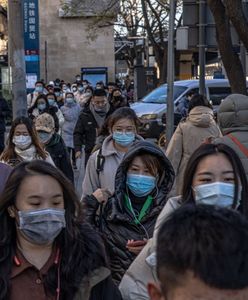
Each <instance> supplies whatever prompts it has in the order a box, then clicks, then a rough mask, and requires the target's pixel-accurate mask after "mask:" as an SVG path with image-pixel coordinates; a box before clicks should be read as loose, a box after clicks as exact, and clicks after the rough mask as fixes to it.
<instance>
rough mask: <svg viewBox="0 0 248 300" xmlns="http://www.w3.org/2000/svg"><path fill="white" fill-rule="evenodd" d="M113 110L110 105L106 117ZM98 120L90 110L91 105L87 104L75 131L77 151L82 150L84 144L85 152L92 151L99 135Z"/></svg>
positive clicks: (74, 137) (74, 139)
mask: <svg viewBox="0 0 248 300" xmlns="http://www.w3.org/2000/svg"><path fill="white" fill-rule="evenodd" d="M112 112H113V108H112V107H110V109H109V111H108V113H107V115H106V118H107V117H108V116H109V115H110V114H111V113H112ZM97 129H98V125H97V122H96V120H95V118H94V116H93V114H92V112H91V111H90V108H89V106H86V107H85V108H84V109H83V110H82V112H81V113H80V115H79V118H78V121H77V124H76V126H75V129H74V133H73V141H74V147H75V151H76V152H77V151H81V149H82V146H83V145H84V146H85V152H86V153H91V151H92V150H93V148H94V146H95V142H96V137H97Z"/></svg>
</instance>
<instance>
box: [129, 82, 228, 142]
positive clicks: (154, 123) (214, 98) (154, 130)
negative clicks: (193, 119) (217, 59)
mask: <svg viewBox="0 0 248 300" xmlns="http://www.w3.org/2000/svg"><path fill="white" fill-rule="evenodd" d="M189 91H194V92H195V93H199V80H180V81H175V83H174V110H175V111H176V108H177V105H178V104H179V102H180V101H181V100H182V98H183V97H186V94H187V93H188V92H189ZM230 94H231V88H230V84H229V81H228V80H227V79H211V80H206V96H207V98H208V99H209V100H210V101H211V103H212V105H213V108H214V110H215V111H217V110H218V107H219V105H220V103H221V101H222V100H223V99H224V98H225V97H227V96H228V95H230ZM166 101H167V84H163V85H161V86H160V87H158V88H156V89H155V90H153V91H152V92H151V93H149V94H148V95H147V96H145V97H144V98H142V99H141V100H140V101H138V102H136V103H134V104H132V105H131V107H132V109H133V110H134V111H135V112H136V114H137V116H138V117H139V119H140V121H141V126H140V128H139V134H140V135H142V136H143V137H144V138H155V139H159V138H160V136H161V133H162V132H163V131H164V130H165V124H164V122H163V121H162V118H163V120H164V116H165V114H166V107H167V104H166ZM174 119H175V123H174V125H175V126H176V125H177V123H178V122H179V121H180V115H178V114H175V118H174Z"/></svg>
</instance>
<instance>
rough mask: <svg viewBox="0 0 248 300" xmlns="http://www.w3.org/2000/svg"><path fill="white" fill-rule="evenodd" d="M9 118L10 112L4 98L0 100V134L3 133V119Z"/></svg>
mask: <svg viewBox="0 0 248 300" xmlns="http://www.w3.org/2000/svg"><path fill="white" fill-rule="evenodd" d="M10 116H11V110H10V108H9V106H8V104H7V101H6V100H5V99H4V98H0V133H3V132H5V129H6V128H5V118H6V117H10Z"/></svg>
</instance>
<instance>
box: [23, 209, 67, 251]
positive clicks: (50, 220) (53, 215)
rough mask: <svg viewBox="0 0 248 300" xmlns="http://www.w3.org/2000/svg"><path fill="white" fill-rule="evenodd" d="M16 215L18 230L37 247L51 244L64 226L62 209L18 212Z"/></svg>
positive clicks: (63, 211)
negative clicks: (17, 217) (18, 223)
mask: <svg viewBox="0 0 248 300" xmlns="http://www.w3.org/2000/svg"><path fill="white" fill-rule="evenodd" d="M18 215H19V222H20V225H19V230H20V231H21V232H22V233H23V234H24V235H25V236H26V237H27V238H28V240H30V241H31V242H32V243H34V244H37V245H45V244H48V243H49V244H50V243H52V242H53V241H54V240H55V238H56V237H57V236H58V235H59V234H60V232H61V230H62V229H63V228H64V227H65V226H66V220H65V210H64V209H56V208H48V209H39V210H30V211H18Z"/></svg>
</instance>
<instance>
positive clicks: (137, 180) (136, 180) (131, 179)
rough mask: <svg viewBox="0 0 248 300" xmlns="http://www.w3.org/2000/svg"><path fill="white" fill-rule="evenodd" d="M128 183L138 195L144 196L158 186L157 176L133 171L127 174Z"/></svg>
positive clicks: (131, 189)
mask: <svg viewBox="0 0 248 300" xmlns="http://www.w3.org/2000/svg"><path fill="white" fill-rule="evenodd" d="M126 184H127V186H128V188H129V189H130V191H131V192H132V193H133V194H134V195H135V196H136V197H144V196H147V195H149V194H150V193H151V192H152V191H153V190H154V188H155V187H156V177H154V176H147V175H138V174H132V173H131V174H127V180H126Z"/></svg>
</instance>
